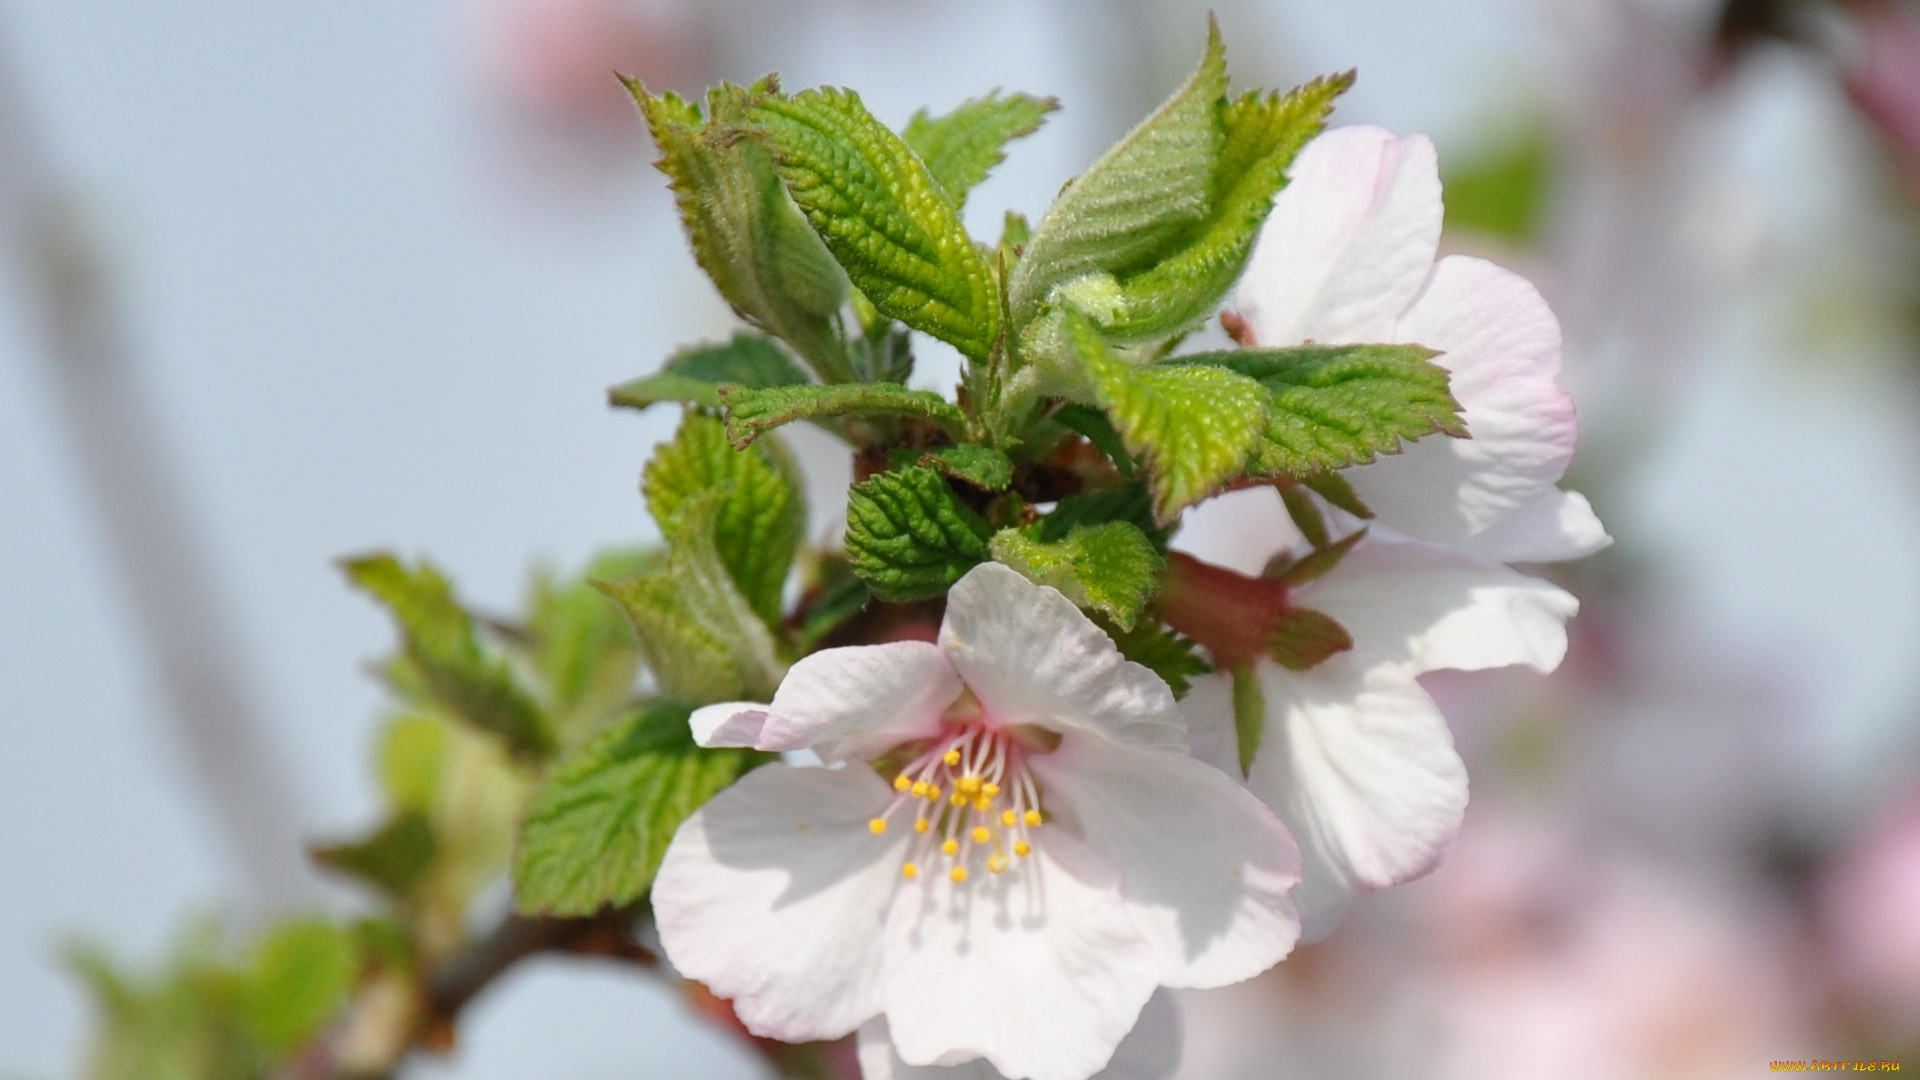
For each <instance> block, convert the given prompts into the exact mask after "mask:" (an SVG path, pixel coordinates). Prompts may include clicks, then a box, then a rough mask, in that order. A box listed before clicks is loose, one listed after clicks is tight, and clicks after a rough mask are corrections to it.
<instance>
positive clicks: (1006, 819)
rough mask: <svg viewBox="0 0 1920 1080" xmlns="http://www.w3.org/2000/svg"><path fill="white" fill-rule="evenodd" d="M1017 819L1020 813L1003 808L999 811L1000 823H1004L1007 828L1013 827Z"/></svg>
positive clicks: (1018, 819)
mask: <svg viewBox="0 0 1920 1080" xmlns="http://www.w3.org/2000/svg"><path fill="white" fill-rule="evenodd" d="M1019 821H1020V815H1019V814H1016V813H1014V812H1013V811H1011V810H1003V811H1001V812H1000V824H1002V825H1005V826H1006V827H1007V828H1009V829H1011V828H1013V827H1014V825H1016V824H1018V823H1019Z"/></svg>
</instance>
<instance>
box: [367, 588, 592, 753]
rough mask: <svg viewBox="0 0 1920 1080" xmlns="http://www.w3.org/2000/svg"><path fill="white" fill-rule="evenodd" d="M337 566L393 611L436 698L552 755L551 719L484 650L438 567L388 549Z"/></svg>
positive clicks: (484, 726)
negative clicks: (408, 560) (405, 560)
mask: <svg viewBox="0 0 1920 1080" xmlns="http://www.w3.org/2000/svg"><path fill="white" fill-rule="evenodd" d="M340 566H341V568H342V569H343V570H345V571H346V573H347V577H348V578H349V579H350V580H351V581H352V582H353V583H354V584H355V585H358V586H359V587H360V588H361V589H362V590H364V591H365V592H367V593H368V594H370V595H372V596H373V597H374V598H375V599H377V600H379V601H381V602H382V603H384V604H385V605H386V606H387V608H388V610H389V611H390V612H391V613H392V614H393V617H394V621H395V622H396V623H397V624H398V625H399V627H400V631H401V636H402V638H403V639H404V640H405V646H406V654H407V657H408V659H410V660H411V661H413V663H414V664H415V665H416V666H417V667H418V669H419V671H420V674H421V676H422V678H423V679H424V681H425V683H426V687H427V690H428V692H429V693H430V694H431V695H432V697H433V699H434V700H435V701H436V702H438V703H439V704H440V705H441V706H442V707H444V708H445V709H447V710H448V711H449V712H451V713H452V714H453V715H455V716H458V717H459V718H460V719H462V720H465V721H466V722H467V723H469V724H472V725H473V726H474V727H477V728H479V729H480V730H482V731H487V732H490V733H492V734H494V735H497V736H499V737H500V738H501V739H502V740H504V741H505V742H506V744H507V746H508V748H509V749H511V750H512V751H513V752H514V753H515V754H518V755H520V756H522V757H528V758H541V757H545V756H546V755H547V754H550V753H552V751H553V749H554V741H553V731H552V725H551V723H550V722H549V721H548V718H547V717H546V715H545V714H544V713H542V712H541V710H540V708H539V706H537V705H535V704H534V702H533V699H532V698H531V697H529V696H528V695H527V693H526V691H524V690H522V689H521V688H520V685H519V684H518V683H516V682H515V681H514V678H513V673H512V672H511V671H510V670H509V668H508V666H507V664H506V662H505V660H503V659H501V658H499V657H496V656H491V655H488V654H487V653H486V652H485V651H483V650H482V649H481V647H480V642H479V640H478V638H476V637H475V635H474V629H473V617H472V616H471V615H469V614H468V613H467V611H466V609H464V608H462V607H461V606H460V604H459V602H458V601H456V600H455V599H454V596H453V588H452V586H451V585H450V584H449V583H448V581H447V579H446V578H445V577H444V576H442V575H441V573H440V572H439V571H438V570H436V569H435V568H434V567H433V566H431V565H430V564H428V563H426V562H421V563H420V564H419V565H418V566H417V567H413V568H408V567H407V566H405V565H404V564H402V563H401V562H400V561H399V560H398V559H396V558H394V557H393V556H392V555H388V554H385V553H375V554H372V555H365V556H360V557H358V558H350V559H345V560H342V561H341V563H340Z"/></svg>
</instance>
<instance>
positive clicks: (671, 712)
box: [513, 701, 766, 915]
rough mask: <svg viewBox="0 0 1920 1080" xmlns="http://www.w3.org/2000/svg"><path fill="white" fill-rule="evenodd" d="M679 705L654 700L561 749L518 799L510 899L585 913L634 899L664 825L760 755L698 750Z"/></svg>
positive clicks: (667, 828) (646, 882)
mask: <svg viewBox="0 0 1920 1080" xmlns="http://www.w3.org/2000/svg"><path fill="white" fill-rule="evenodd" d="M691 711H692V710H691V709H689V708H688V707H687V706H686V705H681V704H677V703H675V702H671V701H663V702H655V703H654V704H652V705H649V706H648V707H647V708H645V709H644V710H642V711H640V712H637V713H635V714H634V715H633V716H631V717H629V718H627V719H626V720H623V721H621V722H619V723H616V724H613V725H611V726H609V727H607V728H605V729H603V730H601V731H600V732H599V733H598V734H596V735H595V736H594V737H593V738H591V739H589V740H588V741H587V742H585V743H584V744H582V745H581V746H580V748H579V749H577V750H575V751H573V752H572V753H570V754H568V755H567V756H565V757H564V758H561V759H560V761H559V763H558V764H556V765H555V766H554V767H553V769H552V770H551V771H550V772H549V773H548V775H547V777H546V778H545V779H544V780H543V781H542V782H541V784H540V786H539V787H538V788H537V789H536V790H535V791H534V793H533V798H532V799H531V800H530V801H529V803H528V804H527V812H526V818H525V821H524V824H523V825H522V826H521V831H520V840H519V844H518V846H517V848H516V849H515V851H514V859H513V885H514V904H515V906H516V907H518V908H519V910H521V911H523V912H528V913H540V914H546V915H590V914H592V913H593V912H595V911H598V910H600V909H601V908H602V907H608V906H612V907H619V906H622V905H625V904H628V903H631V902H633V901H634V900H636V899H639V898H640V896H642V895H643V894H644V893H645V892H646V891H647V888H648V887H649V886H650V885H652V884H653V876H654V874H655V873H656V872H658V871H659V869H660V859H661V857H662V856H664V855H665V854H666V851H667V844H668V842H669V841H671V840H672V839H673V834H674V830H676V829H678V828H679V827H680V823H681V822H683V821H685V820H686V819H687V818H688V817H689V816H690V815H692V813H693V812H694V811H695V810H698V809H699V808H700V807H701V806H702V805H703V804H705V803H706V801H707V800H708V799H710V798H712V797H713V796H714V795H715V794H717V793H719V792H720V791H721V790H722V789H724V788H725V787H726V786H727V785H728V784H731V783H733V782H734V780H736V779H738V778H739V777H740V775H741V774H742V773H744V772H746V771H747V770H748V769H750V768H752V767H753V766H754V765H757V764H759V763H760V762H762V761H764V760H766V755H764V754H756V753H753V752H751V751H745V750H702V749H700V748H699V747H698V746H696V745H694V742H693V736H692V734H691V732H689V731H688V729H687V717H688V715H689V714H690V713H691Z"/></svg>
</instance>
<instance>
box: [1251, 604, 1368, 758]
mask: <svg viewBox="0 0 1920 1080" xmlns="http://www.w3.org/2000/svg"><path fill="white" fill-rule="evenodd" d="M1351 648H1353V637H1352V635H1350V634H1348V633H1347V629H1346V627H1344V626H1341V625H1340V624H1339V623H1337V622H1335V621H1334V619H1333V616H1331V615H1327V614H1325V613H1323V612H1319V611H1314V610H1313V609H1312V608H1288V609H1287V610H1285V611H1284V612H1281V614H1280V617H1279V618H1278V619H1277V620H1275V622H1274V625H1273V637H1272V638H1271V639H1269V642H1268V648H1267V652H1268V655H1270V656H1272V657H1273V658H1274V660H1275V661H1276V662H1278V663H1279V665H1280V666H1281V667H1283V668H1286V669H1287V670H1288V671H1307V670H1310V669H1312V668H1314V667H1316V666H1318V665H1319V664H1320V663H1321V662H1322V661H1324V660H1326V659H1327V658H1328V657H1330V656H1333V655H1334V654H1335V653H1343V652H1346V651H1347V650H1348V649H1351ZM1247 760H1250V759H1247Z"/></svg>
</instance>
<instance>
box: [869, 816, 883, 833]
mask: <svg viewBox="0 0 1920 1080" xmlns="http://www.w3.org/2000/svg"><path fill="white" fill-rule="evenodd" d="M867 828H868V829H870V830H872V831H873V832H874V833H875V834H876V835H877V834H879V833H883V832H886V831H887V819H886V818H874V819H873V820H872V821H869V822H867Z"/></svg>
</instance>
